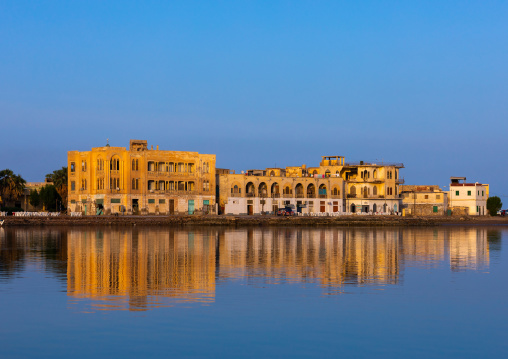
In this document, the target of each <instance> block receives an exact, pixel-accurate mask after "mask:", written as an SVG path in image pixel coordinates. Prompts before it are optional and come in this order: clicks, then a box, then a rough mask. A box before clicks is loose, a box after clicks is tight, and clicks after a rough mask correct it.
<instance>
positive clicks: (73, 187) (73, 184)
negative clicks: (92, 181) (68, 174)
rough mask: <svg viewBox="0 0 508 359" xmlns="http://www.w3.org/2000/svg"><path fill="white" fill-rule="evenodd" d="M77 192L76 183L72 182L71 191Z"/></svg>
mask: <svg viewBox="0 0 508 359" xmlns="http://www.w3.org/2000/svg"><path fill="white" fill-rule="evenodd" d="M75 190H76V182H74V181H71V191H75Z"/></svg>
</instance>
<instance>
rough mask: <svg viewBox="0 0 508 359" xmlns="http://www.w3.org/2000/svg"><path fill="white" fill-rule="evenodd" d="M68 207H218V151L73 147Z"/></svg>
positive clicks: (87, 210) (160, 210)
mask: <svg viewBox="0 0 508 359" xmlns="http://www.w3.org/2000/svg"><path fill="white" fill-rule="evenodd" d="M67 166H68V171H69V180H68V181H69V182H68V188H69V195H68V207H67V208H68V209H69V211H70V212H82V213H83V214H85V215H90V214H101V213H104V214H111V213H113V214H114V213H121V214H193V213H195V212H198V213H211V212H214V210H215V155H205V154H200V153H197V152H182V151H162V150H159V146H157V147H156V149H155V150H154V149H153V146H152V147H151V148H150V149H149V148H148V145H147V141H141V140H131V141H130V146H129V149H126V148H124V147H111V146H109V145H106V146H104V147H95V148H92V150H91V151H69V152H68V154H67Z"/></svg>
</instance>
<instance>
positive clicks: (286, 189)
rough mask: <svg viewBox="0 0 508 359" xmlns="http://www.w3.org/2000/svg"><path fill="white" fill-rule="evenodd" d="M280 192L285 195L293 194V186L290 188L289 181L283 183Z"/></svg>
mask: <svg viewBox="0 0 508 359" xmlns="http://www.w3.org/2000/svg"><path fill="white" fill-rule="evenodd" d="M282 193H283V194H285V195H289V194H293V188H291V185H290V184H289V183H286V184H285V185H283V187H282Z"/></svg>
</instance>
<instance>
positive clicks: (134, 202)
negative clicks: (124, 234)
mask: <svg viewBox="0 0 508 359" xmlns="http://www.w3.org/2000/svg"><path fill="white" fill-rule="evenodd" d="M138 211H139V204H138V200H137V199H133V200H132V214H138Z"/></svg>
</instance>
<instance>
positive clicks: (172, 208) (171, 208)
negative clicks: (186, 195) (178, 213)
mask: <svg viewBox="0 0 508 359" xmlns="http://www.w3.org/2000/svg"><path fill="white" fill-rule="evenodd" d="M169 214H175V200H174V199H170V200H169Z"/></svg>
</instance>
